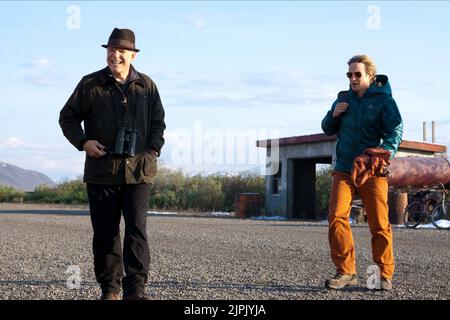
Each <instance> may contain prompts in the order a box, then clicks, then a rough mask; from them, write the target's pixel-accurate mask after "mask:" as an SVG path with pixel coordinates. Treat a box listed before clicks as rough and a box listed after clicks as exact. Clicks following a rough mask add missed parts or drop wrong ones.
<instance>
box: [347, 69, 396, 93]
mask: <svg viewBox="0 0 450 320" xmlns="http://www.w3.org/2000/svg"><path fill="white" fill-rule="evenodd" d="M350 92H352V93H353V94H354V92H353V91H352V89H351V86H350ZM374 94H388V95H390V96H392V90H391V85H390V84H389V79H388V77H387V76H386V75H384V74H379V75H377V76H376V78H375V81H374V82H372V84H371V85H370V87H369V89H367V91H366V93H365V95H369V96H371V95H374Z"/></svg>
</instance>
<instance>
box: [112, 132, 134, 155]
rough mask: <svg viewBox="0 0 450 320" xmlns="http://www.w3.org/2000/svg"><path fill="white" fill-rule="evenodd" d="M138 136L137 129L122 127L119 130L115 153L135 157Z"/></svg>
mask: <svg viewBox="0 0 450 320" xmlns="http://www.w3.org/2000/svg"><path fill="white" fill-rule="evenodd" d="M136 136H137V130H136V129H130V128H120V129H119V130H118V131H117V136H116V144H115V146H114V154H115V155H122V156H126V157H134V155H135V153H136Z"/></svg>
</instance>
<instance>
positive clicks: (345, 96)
mask: <svg viewBox="0 0 450 320" xmlns="http://www.w3.org/2000/svg"><path fill="white" fill-rule="evenodd" d="M343 101H346V102H348V103H349V105H350V107H349V108H348V109H347V111H346V112H344V113H342V114H341V115H340V116H339V117H338V118H333V116H332V114H333V112H334V109H335V108H336V105H337V104H338V102H343ZM322 130H323V131H324V132H325V133H326V134H327V135H333V134H337V137H338V139H337V145H336V165H335V168H334V169H335V170H337V171H351V170H352V167H353V160H354V159H355V158H356V157H357V156H359V155H360V154H361V153H362V152H363V151H364V150H365V149H366V148H376V147H381V148H383V149H386V150H389V151H390V152H391V158H393V157H394V155H395V154H396V153H397V150H398V147H399V145H400V143H401V142H402V134H403V122H402V117H401V115H400V112H399V110H398V107H397V104H396V103H395V100H394V99H393V98H392V92H391V86H390V85H389V81H388V77H387V76H385V75H378V76H377V78H376V80H375V81H374V82H373V83H372V85H371V86H370V87H369V88H368V89H367V91H366V92H365V94H364V95H363V96H362V97H361V98H359V97H358V95H357V94H356V93H355V92H353V91H352V90H351V89H350V90H349V91H344V92H340V93H339V96H338V99H337V100H336V101H335V102H334V103H333V105H332V107H331V110H330V111H328V113H327V115H326V116H325V118H324V119H323V120H322Z"/></svg>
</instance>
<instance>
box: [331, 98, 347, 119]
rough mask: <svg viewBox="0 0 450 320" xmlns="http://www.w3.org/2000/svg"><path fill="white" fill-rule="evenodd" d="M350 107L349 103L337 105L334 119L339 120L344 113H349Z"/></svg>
mask: <svg viewBox="0 0 450 320" xmlns="http://www.w3.org/2000/svg"><path fill="white" fill-rule="evenodd" d="M349 106H350V105H349V104H348V103H347V102H339V103H338V104H337V105H336V108H335V109H334V112H333V118H337V117H339V116H340V115H341V114H342V113H344V112H345V111H347V109H348V107H349Z"/></svg>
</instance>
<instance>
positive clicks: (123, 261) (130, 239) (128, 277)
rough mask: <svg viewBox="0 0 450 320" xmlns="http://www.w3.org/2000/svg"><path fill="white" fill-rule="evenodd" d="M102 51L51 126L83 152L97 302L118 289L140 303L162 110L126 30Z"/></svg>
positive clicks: (110, 297)
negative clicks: (102, 59)
mask: <svg viewBox="0 0 450 320" xmlns="http://www.w3.org/2000/svg"><path fill="white" fill-rule="evenodd" d="M103 47H104V48H106V49H107V54H106V62H107V64H108V66H107V67H106V68H104V69H102V70H99V71H97V72H94V73H92V74H89V75H87V76H85V77H83V78H82V79H81V81H80V82H79V83H78V85H77V87H76V88H75V91H74V92H73V93H72V95H71V96H70V98H69V100H68V101H67V102H66V104H65V106H64V107H63V108H62V110H61V112H60V117H59V124H60V126H61V128H62V131H63V133H64V135H65V137H66V138H67V139H68V140H69V141H70V143H72V144H73V145H74V146H75V147H76V148H77V149H78V150H80V151H85V152H86V161H85V168H84V176H83V181H84V182H86V183H87V192H88V198H89V206H90V212H91V222H92V228H93V231H94V237H93V253H94V269H95V276H96V279H97V281H98V282H99V283H100V287H101V289H102V296H101V299H104V300H118V299H119V292H120V289H121V287H122V288H123V299H124V300H148V299H149V296H147V295H146V293H145V284H146V282H147V277H148V272H149V264H150V253H149V246H148V241H147V231H146V214H147V206H148V199H149V196H150V184H151V183H152V182H153V180H154V178H155V175H156V171H157V157H158V156H159V155H160V152H161V148H162V146H163V144H164V138H163V133H164V130H165V128H166V125H165V122H164V109H163V106H162V103H161V99H160V97H159V93H158V90H157V88H156V85H155V83H154V82H153V81H152V80H151V79H150V78H149V77H148V76H147V75H145V74H142V73H139V72H137V71H136V70H135V69H134V67H133V66H132V65H131V62H132V61H133V60H134V59H135V58H136V53H137V52H139V50H138V49H137V48H136V47H135V36H134V33H133V31H131V30H129V29H117V28H115V29H114V30H113V32H112V33H111V36H110V37H109V40H108V44H106V45H103ZM83 121H84V130H83V128H82V127H81V122H83ZM121 215H123V217H124V221H125V235H124V242H123V251H122V248H121V238H120V230H119V225H120V220H121ZM124 271H125V274H124Z"/></svg>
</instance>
